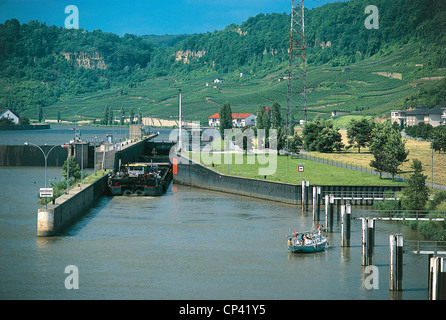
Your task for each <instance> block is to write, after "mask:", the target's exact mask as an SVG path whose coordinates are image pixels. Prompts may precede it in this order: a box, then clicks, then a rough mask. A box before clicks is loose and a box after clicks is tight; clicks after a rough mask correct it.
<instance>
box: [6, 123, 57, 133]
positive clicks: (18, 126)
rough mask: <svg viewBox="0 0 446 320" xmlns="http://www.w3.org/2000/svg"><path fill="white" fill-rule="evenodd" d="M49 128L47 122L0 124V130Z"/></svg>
mask: <svg viewBox="0 0 446 320" xmlns="http://www.w3.org/2000/svg"><path fill="white" fill-rule="evenodd" d="M47 129H51V127H50V125H49V124H26V125H22V124H17V125H15V126H0V131H14V130H47Z"/></svg>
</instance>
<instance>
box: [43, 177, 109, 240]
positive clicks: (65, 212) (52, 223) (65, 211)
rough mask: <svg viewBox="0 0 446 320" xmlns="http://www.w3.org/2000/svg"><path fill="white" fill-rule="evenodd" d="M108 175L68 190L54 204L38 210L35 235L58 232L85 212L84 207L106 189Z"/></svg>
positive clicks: (44, 235)
mask: <svg viewBox="0 0 446 320" xmlns="http://www.w3.org/2000/svg"><path fill="white" fill-rule="evenodd" d="M107 179H108V176H107V175H105V176H104V177H102V178H99V179H98V180H96V181H95V182H93V183H92V184H90V185H81V187H80V188H75V189H74V190H70V194H68V195H63V196H61V197H59V198H57V199H56V201H55V204H48V206H47V208H45V207H42V208H40V209H39V210H38V217H37V236H39V237H48V236H56V235H58V234H60V233H61V232H62V231H63V230H64V229H65V228H67V227H68V226H69V225H71V224H72V223H73V222H75V221H76V220H77V219H79V218H80V217H81V216H82V215H83V214H85V211H86V209H87V208H88V207H89V206H90V205H91V204H92V203H93V202H94V201H95V200H96V199H98V198H99V197H100V196H101V195H103V194H104V192H105V191H106V189H107Z"/></svg>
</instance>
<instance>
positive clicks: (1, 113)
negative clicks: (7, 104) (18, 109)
mask: <svg viewBox="0 0 446 320" xmlns="http://www.w3.org/2000/svg"><path fill="white" fill-rule="evenodd" d="M1 118H8V119H9V120H11V121H12V122H14V124H19V121H20V119H19V116H18V115H16V114H15V113H14V112H12V111H11V110H9V109H4V110H0V119H1Z"/></svg>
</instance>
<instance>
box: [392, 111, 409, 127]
mask: <svg viewBox="0 0 446 320" xmlns="http://www.w3.org/2000/svg"><path fill="white" fill-rule="evenodd" d="M394 122H396V123H398V124H399V125H403V126H405V125H406V111H405V110H392V111H391V112H390V123H394Z"/></svg>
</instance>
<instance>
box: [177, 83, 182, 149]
mask: <svg viewBox="0 0 446 320" xmlns="http://www.w3.org/2000/svg"><path fill="white" fill-rule="evenodd" d="M178 91H179V96H180V97H179V103H178V109H179V110H178V113H179V117H178V119H179V123H178V124H179V131H178V145H179V147H180V152H181V151H183V150H181V149H182V147H183V145H182V141H181V139H182V137H181V128H182V127H183V124H182V123H181V89H179V90H178Z"/></svg>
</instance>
